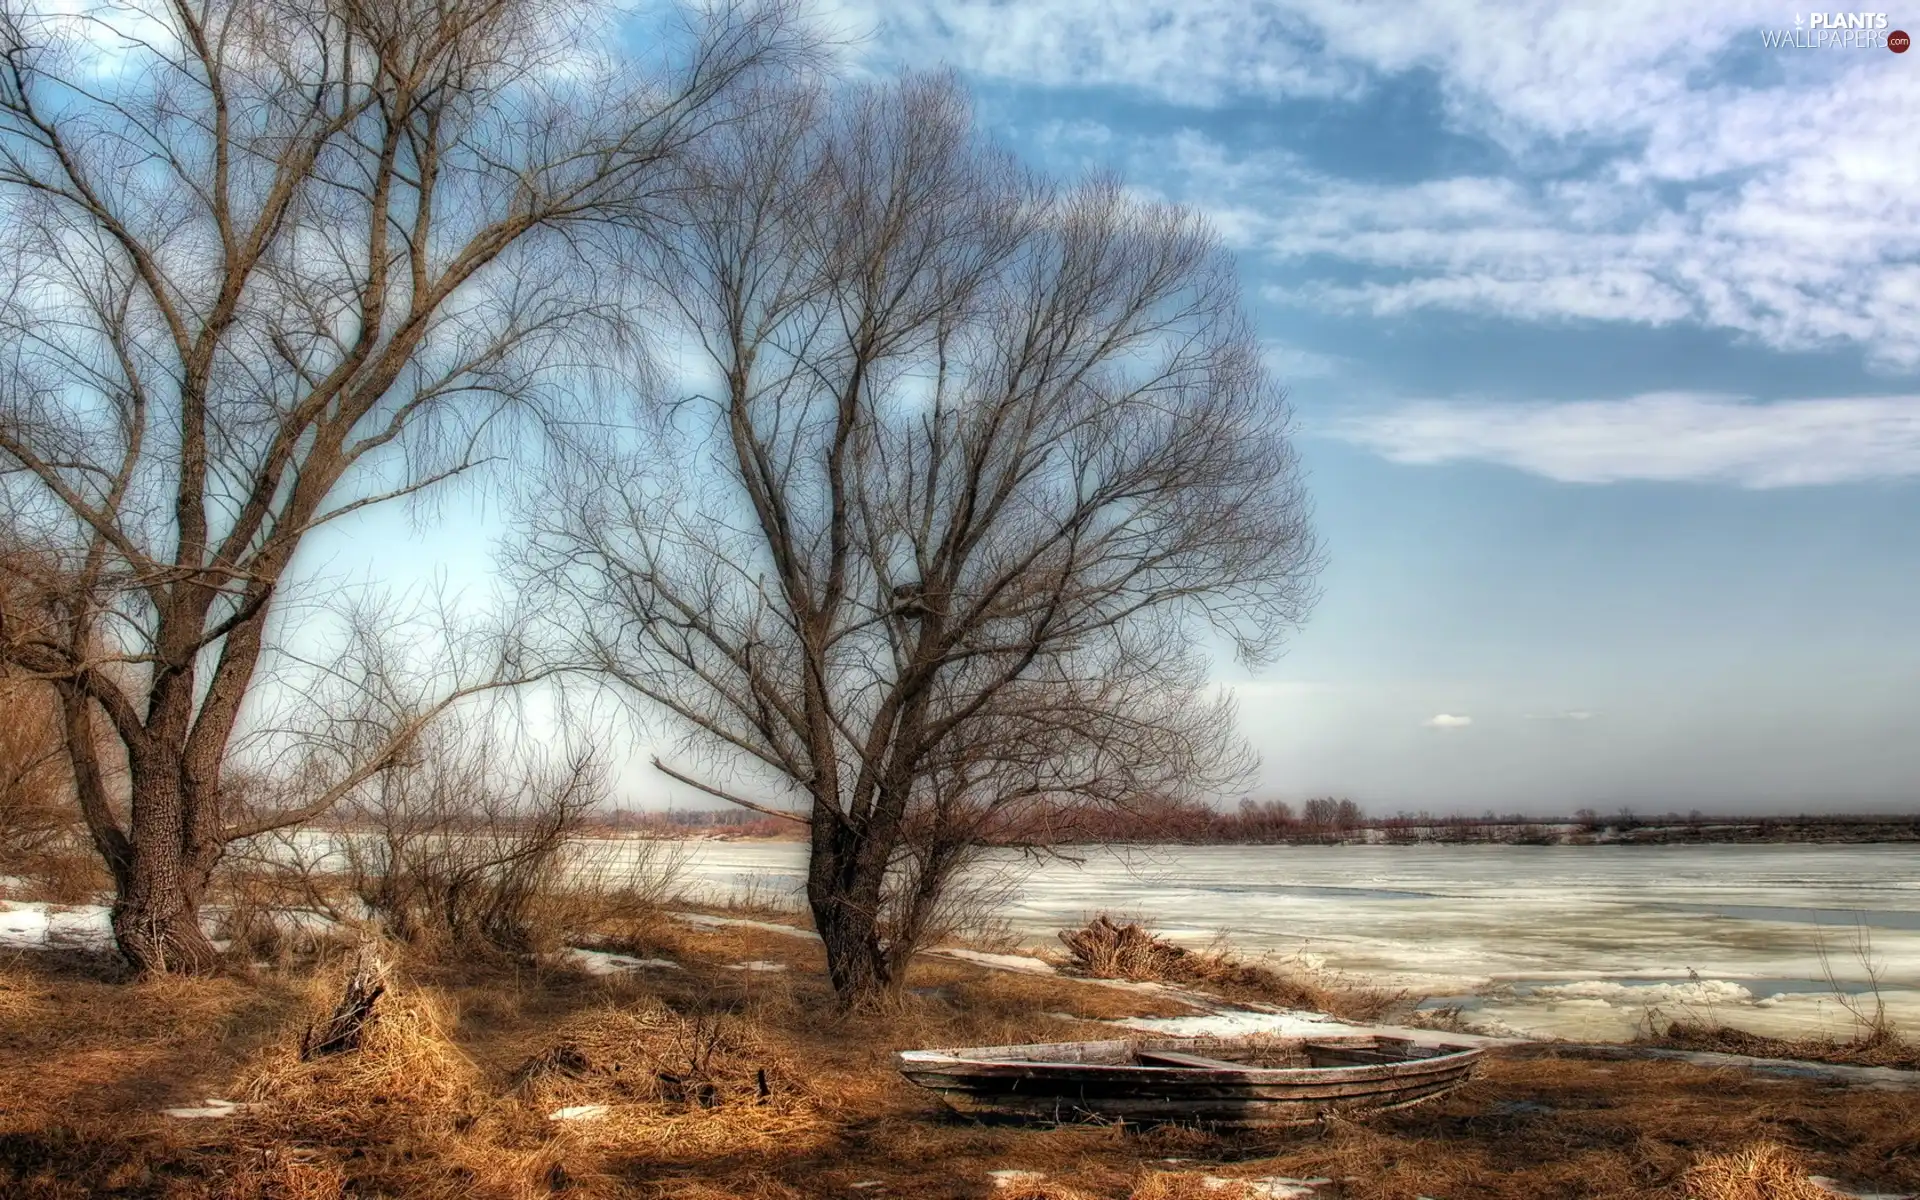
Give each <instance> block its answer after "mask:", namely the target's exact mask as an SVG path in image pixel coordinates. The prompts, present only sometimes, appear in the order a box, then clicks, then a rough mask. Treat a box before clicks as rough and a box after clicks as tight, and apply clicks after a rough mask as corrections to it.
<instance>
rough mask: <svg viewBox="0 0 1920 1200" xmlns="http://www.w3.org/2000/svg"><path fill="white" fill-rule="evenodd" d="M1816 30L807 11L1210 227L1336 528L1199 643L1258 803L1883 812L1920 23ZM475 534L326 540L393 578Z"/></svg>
mask: <svg viewBox="0 0 1920 1200" xmlns="http://www.w3.org/2000/svg"><path fill="white" fill-rule="evenodd" d="M1826 16H1830V14H1807V13H1797V12H1795V11H1793V10H1791V9H1790V8H1788V7H1786V6H1785V5H1784V0H1782V3H1780V4H1765V5H1760V4H1741V3H1730V2H1724V0H1723V2H1719V3H1713V4H1706V5H1674V4H1670V3H1664V4H1658V5H1655V4H1643V3H1632V2H1622V0H1610V2H1607V3H1594V4H1577V3H1552V2H1547V3H1538V2H1536V3H1529V2H1526V0H1497V2H1496V0H1489V2H1487V3H1475V2H1470V0H1426V2H1423V3H1422V4H1420V5H1417V6H1414V5H1405V4H1387V3H1376V2H1373V0H1300V2H1297V3H1296V2H1285V3H1265V2H1247V0H1239V2H1229V0H1183V2H1180V3H1174V4H1167V3H1159V2H1146V0H1114V2H1111V3H1100V2H1097V0H1021V2H1019V3H994V2H989V0H939V2H937V3H936V2H931V0H890V2H888V3H885V4H875V5H872V6H863V5H862V4H860V3H850V2H842V3H840V4H838V5H837V6H836V7H833V8H831V9H829V10H827V13H826V17H827V19H828V20H829V21H830V22H831V23H832V24H833V26H834V27H835V28H836V29H838V30H840V31H841V32H842V33H844V34H845V35H846V38H847V44H846V45H845V47H844V54H845V56H846V60H847V65H848V67H849V68H850V69H851V70H853V71H854V72H856V73H859V72H874V73H881V72H886V71H890V70H894V69H898V68H902V67H908V68H920V67H937V66H942V65H945V66H951V67H953V68H954V69H956V70H958V71H959V72H960V73H961V74H962V76H963V77H964V78H965V79H966V80H967V82H968V83H969V84H970V85H971V86H972V88H973V89H974V91H975V93H976V95H977V97H978V106H979V113H980V116H981V119H982V122H983V123H984V125H985V126H986V127H987V128H988V129H989V130H990V131H991V133H992V135H993V136H994V137H996V138H997V139H1000V140H1001V141H1003V142H1004V143H1005V144H1007V145H1009V146H1011V147H1013V148H1014V149H1015V151H1016V152H1017V153H1019V154H1020V155H1021V156H1022V157H1023V158H1025V159H1027V160H1028V161H1030V162H1033V163H1035V164H1037V165H1041V166H1044V167H1047V168H1050V169H1053V170H1057V171H1061V172H1064V173H1068V174H1074V173H1080V172H1085V171H1094V170H1111V171H1117V172H1119V173H1120V174H1121V175H1122V176H1123V177H1124V178H1125V180H1126V181H1127V182H1128V184H1129V185H1130V186H1132V187H1134V188H1136V189H1138V190H1139V191H1140V192H1141V193H1143V194H1147V195H1152V196H1156V197H1164V198H1168V199H1172V200H1177V201H1181V202H1184V203H1187V204H1190V205H1193V206H1195V207H1196V208H1198V209H1200V210H1202V211H1204V212H1206V213H1207V214H1208V215H1209V216H1210V217H1211V218H1212V220H1213V221H1214V223H1215V224H1216V226H1217V227H1218V229H1219V230H1220V231H1221V233H1222V235H1223V236H1224V237H1225V238H1226V239H1227V241H1228V243H1229V244H1230V246H1231V247H1232V248H1233V249H1234V250H1235V251H1236V253H1237V256H1238V260H1239V263H1240V266H1241V270H1242V273H1243V276H1244V282H1245V286H1246V290H1247V295H1248V300H1249V304H1250V306H1251V308H1252V312H1253V315H1254V319H1255V321H1256V323H1257V326H1258V328H1259V330H1260V333H1261V335H1262V337H1263V338H1264V339H1265V342H1266V346H1267V351H1268V354H1269V358H1270V362H1271V364H1272V366H1273V367H1274V369H1275V370H1276V371H1277V372H1278V373H1279V374H1280V376H1281V377H1282V378H1283V379H1284V380H1285V381H1286V383H1287V385H1288V387H1289V389H1290V396H1291V401H1292V404H1293V407H1294V411H1295V415H1296V420H1297V430H1296V438H1297V445H1298V448H1299V451H1300V455H1301V459H1302V461H1303V463H1304V466H1305V469H1306V471H1307V473H1308V484H1309V488H1310V491H1311V493H1312V496H1313V498H1314V503H1315V506H1316V510H1317V514H1318V518H1317V525H1318V528H1319V531H1320V534H1321V536H1322V538H1323V539H1324V541H1325V543H1326V547H1327V552H1328V566H1327V569H1326V572H1325V574H1324V576H1323V579H1322V584H1323V589H1324V594H1323V597H1322V599H1321V601H1320V603H1319V605H1318V607H1317V609H1316V610H1315V612H1314V614H1313V616H1312V618H1311V619H1310V621H1309V622H1308V623H1307V625H1306V626H1305V627H1304V628H1303V629H1302V630H1301V631H1300V632H1299V634H1298V635H1297V636H1296V637H1295V638H1294V639H1293V640H1292V642H1291V644H1290V648H1289V650H1288V652H1287V653H1286V655H1285V656H1284V657H1283V658H1282V659H1281V660H1280V661H1279V662H1277V663H1275V664H1274V665H1272V666H1269V667H1267V668H1265V669H1263V670H1261V671H1259V672H1256V673H1253V674H1251V675H1249V674H1247V673H1245V672H1241V671H1237V670H1233V669H1230V668H1228V667H1225V666H1223V667H1222V668H1221V670H1220V672H1219V677H1220V680H1221V684H1222V686H1225V687H1231V688H1233V689H1234V691H1235V692H1236V694H1237V695H1238V697H1239V701H1240V717H1241V722H1242V726H1243V729H1244V731H1245V733H1246V735H1247V736H1248V737H1249V738H1250V739H1251V740H1252V742H1253V743H1254V745H1255V747H1256V749H1258V751H1259V752H1260V754H1261V759H1262V766H1261V774H1260V777H1259V781H1258V785H1257V787H1256V789H1255V791H1256V793H1257V794H1260V795H1264V796H1276V797H1284V798H1294V799H1298V798H1300V797H1304V796H1309V795H1321V794H1336V795H1343V796H1350V797H1352V798H1353V799H1355V800H1357V801H1359V802H1360V803H1361V804H1362V805H1363V806H1365V807H1366V808H1367V809H1368V810H1369V811H1372V812H1379V813H1392V812H1395V811H1417V810H1420V809H1431V810H1434V811H1466V812H1471V813H1478V812H1481V811H1483V810H1486V809H1494V810H1497V811H1499V812H1503V813H1504V812H1508V811H1523V812H1529V813H1542V814H1546V813H1564V812H1568V811H1571V810H1572V809H1574V808H1576V807H1580V806H1593V807H1597V808H1600V809H1602V810H1603V811H1607V812H1612V811H1614V810H1616V809H1618V808H1620V807H1622V806H1626V807H1631V808H1633V809H1635V810H1636V811H1639V812H1664V811H1668V810H1680V811H1685V810H1688V809H1691V808H1702V809H1707V810H1710V811H1750V812H1766V811H1796V812H1797V811H1821V810H1856V811H1867V810H1875V809H1881V810H1884V809H1891V808H1898V809H1904V810H1907V811H1912V810H1914V809H1917V808H1920V736H1917V735H1920V629H1917V628H1916V617H1917V616H1920V612H1917V611H1916V609H1917V608H1920V606H1917V605H1916V600H1920V486H1917V484H1920V240H1916V237H1917V235H1916V230H1920V147H1917V146H1916V142H1915V127H1914V118H1915V116H1916V115H1920V53H1910V54H1893V53H1890V52H1889V51H1888V50H1887V49H1886V47H1885V46H1884V44H1876V39H1874V38H1873V37H1871V36H1864V37H1863V36H1861V35H1855V36H1854V37H1852V38H1851V39H1849V40H1851V41H1853V42H1856V43H1859V42H1865V43H1867V44H1855V45H1845V44H1841V45H1827V46H1808V45H1805V44H1804V43H1807V42H1810V41H1816V40H1818V39H1819V37H1820V35H1819V34H1818V33H1817V32H1816V33H1811V34H1810V33H1809V30H1810V29H1812V28H1813V26H1812V25H1809V24H1807V22H1808V19H1809V18H1813V19H1814V22H1815V23H1816V24H1817V23H1818V21H1819V20H1820V19H1821V18H1823V17H1826ZM1887 21H1888V23H1887V25H1886V27H1885V28H1886V30H1887V31H1890V30H1892V29H1898V28H1901V27H1902V23H1903V21H1904V23H1905V25H1906V26H1907V27H1909V28H1912V29H1914V30H1916V31H1920V7H1916V8H1914V9H1912V10H1911V11H1910V12H1908V13H1905V14H1902V13H1899V12H1890V13H1888V14H1887ZM1796 22H1800V24H1799V25H1798V26H1796ZM1873 23H1874V22H1872V21H1871V19H1869V21H1868V22H1867V24H1870V25H1871V24H1873ZM1796 29H1797V31H1798V36H1797V37H1796V36H1795V33H1796ZM1783 34H1784V40H1786V41H1788V42H1789V45H1788V46H1787V47H1786V48H1775V47H1772V46H1769V45H1768V42H1769V40H1773V41H1778V40H1783V38H1782V35H1783ZM1795 41H1798V42H1800V43H1802V45H1793V44H1791V43H1793V42H1795ZM403 541H404V542H405V544H404V545H402V544H401V543H402V542H403ZM483 542H484V539H483V538H482V537H481V536H480V532H479V526H477V525H475V524H473V523H471V522H466V523H463V522H462V521H460V520H453V521H442V522H441V523H439V524H438V525H434V526H429V527H425V528H424V529H423V530H422V531H420V532H417V533H411V534H407V535H405V537H404V538H401V537H400V535H390V536H387V537H386V538H384V539H382V538H375V539H372V540H370V541H362V543H361V545H360V550H361V552H362V553H363V554H364V555H365V556H366V559H365V564H371V565H370V566H368V567H367V569H373V570H379V569H381V568H380V567H379V563H380V562H382V561H388V560H391V562H396V563H397V562H399V561H400V560H402V559H404V561H405V563H406V564H407V567H408V568H409V569H412V570H416V571H418V570H422V569H425V568H426V567H427V566H430V565H432V564H437V563H442V562H451V563H456V564H461V563H464V564H467V565H468V566H469V567H471V566H472V564H474V563H475V562H479V561H482V560H483V557H484V545H483ZM365 564H363V565H365ZM627 778H628V782H629V786H630V787H631V788H632V790H633V793H634V794H633V796H632V797H631V802H633V803H645V802H648V801H650V800H655V799H658V798H660V797H663V796H665V795H666V793H665V792H663V791H662V790H661V789H659V788H658V786H657V785H656V784H655V783H654V782H653V780H652V779H650V778H648V777H647V776H646V774H645V773H644V772H634V771H630V772H629V773H628V777H627Z"/></svg>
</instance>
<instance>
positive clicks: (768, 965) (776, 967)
mask: <svg viewBox="0 0 1920 1200" xmlns="http://www.w3.org/2000/svg"><path fill="white" fill-rule="evenodd" d="M726 969H727V970H729V971H784V970H786V969H787V964H785V963H779V962H767V961H765V960H764V959H754V960H753V961H752V962H737V963H728V964H727V966H726Z"/></svg>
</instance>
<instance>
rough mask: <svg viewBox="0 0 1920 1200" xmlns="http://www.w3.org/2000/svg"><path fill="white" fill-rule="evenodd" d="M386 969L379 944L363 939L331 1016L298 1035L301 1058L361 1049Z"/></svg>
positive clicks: (383, 987) (383, 989)
mask: <svg viewBox="0 0 1920 1200" xmlns="http://www.w3.org/2000/svg"><path fill="white" fill-rule="evenodd" d="M388 970H389V967H388V965H387V961H386V959H385V958H384V957H383V956H382V955H381V953H380V946H379V943H378V942H376V941H375V940H373V939H372V938H368V939H365V940H364V941H362V942H361V943H360V945H359V947H358V948H357V949H355V950H354V952H353V969H352V970H350V971H349V972H348V973H347V985H346V988H345V989H344V990H343V991H342V993H341V995H340V1003H338V1004H336V1005H334V1006H333V1015H332V1016H330V1017H328V1018H327V1020H326V1023H325V1024H323V1025H318V1026H316V1025H309V1026H307V1030H306V1033H304V1034H303V1035H301V1038H300V1058H301V1061H303V1062H304V1061H306V1060H308V1059H314V1058H323V1057H325V1056H327V1055H329V1054H343V1053H345V1052H347V1051H349V1050H357V1049H359V1048H360V1039H361V1036H362V1035H363V1034H365V1033H366V1029H367V1025H368V1024H369V1023H370V1022H371V1021H372V1020H373V1009H374V1005H375V1004H376V1003H378V1002H379V1000H380V997H381V996H382V995H384V994H385V993H386V990H387V972H388Z"/></svg>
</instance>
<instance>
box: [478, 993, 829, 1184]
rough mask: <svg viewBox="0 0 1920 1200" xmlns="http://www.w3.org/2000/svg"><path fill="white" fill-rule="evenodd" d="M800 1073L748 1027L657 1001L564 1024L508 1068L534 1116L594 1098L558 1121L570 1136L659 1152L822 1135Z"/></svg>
mask: <svg viewBox="0 0 1920 1200" xmlns="http://www.w3.org/2000/svg"><path fill="white" fill-rule="evenodd" d="M803 1078H804V1072H803V1071H802V1070H801V1069H800V1068H799V1067H798V1065H797V1064H795V1063H794V1062H793V1060H792V1059H791V1058H790V1057H789V1056H788V1054H787V1053H786V1052H785V1051H783V1050H782V1049H781V1048H780V1047H778V1046H777V1045H775V1044H774V1043H773V1042H772V1041H771V1040H769V1039H768V1038H767V1037H766V1036H765V1035H764V1034H763V1033H762V1032H761V1031H760V1030H759V1029H758V1028H756V1027H755V1026H754V1025H752V1024H750V1023H748V1022H746V1021H743V1020H740V1019H737V1018H734V1017H730V1016H726V1015H720V1016H689V1015H687V1014H684V1013H680V1012H676V1011H675V1010H673V1009H672V1008H669V1007H668V1006H667V1005H665V1004H663V1003H661V1002H660V1001H658V1000H653V999H649V1000H645V1001H642V1002H640V1003H639V1004H636V1005H634V1006H632V1007H624V1008H616V1007H602V1008H596V1009H592V1010H589V1011H587V1012H583V1013H580V1014H577V1015H576V1016H574V1017H572V1018H570V1019H568V1020H567V1021H566V1022H564V1023H563V1024H562V1025H561V1026H560V1027H559V1028H558V1029H557V1030H556V1031H555V1033H554V1035H553V1037H552V1038H551V1040H550V1041H549V1042H548V1043H547V1044H546V1045H545V1046H544V1047H543V1048H542V1049H540V1050H539V1051H538V1052H537V1053H535V1054H534V1055H533V1056H532V1057H531V1058H529V1059H528V1060H527V1062H526V1063H525V1064H524V1065H523V1066H522V1067H521V1068H520V1070H519V1072H518V1074H517V1078H516V1082H515V1090H516V1091H517V1092H518V1093H519V1095H520V1096H521V1097H522V1098H523V1099H524V1100H525V1101H526V1102H527V1103H528V1104H529V1105H531V1106H532V1108H533V1109H535V1110H536V1111H537V1112H539V1113H541V1114H546V1113H550V1112H553V1111H555V1110H558V1109H560V1108H567V1107H574V1106H579V1105H589V1104H604V1105H606V1106H608V1108H609V1109H610V1110H611V1111H610V1112H609V1114H608V1115H607V1116H606V1117H604V1118H600V1119H597V1120H590V1121H579V1122H568V1123H567V1127H568V1130H569V1132H570V1133H572V1134H574V1135H575V1136H577V1137H580V1138H583V1139H586V1140H589V1141H595V1142H605V1143H617V1144H619V1145H620V1146H621V1147H622V1148H623V1149H627V1150H644V1151H645V1152H648V1153H651V1154H655V1155H660V1156H667V1157H670V1156H675V1155H686V1154H703V1153H715V1152H728V1153H731V1152H744V1151H766V1150H771V1149H774V1148H776V1147H779V1148H784V1149H787V1150H791V1149H793V1148H794V1147H795V1145H796V1144H799V1143H804V1142H806V1141H808V1140H812V1139H815V1138H817V1137H819V1136H822V1135H823V1134H824V1132H825V1130H826V1129H827V1122H826V1119H825V1117H824V1114H823V1111H822V1105H821V1104H820V1103H819V1101H818V1099H817V1097H815V1096H814V1094H813V1093H812V1092H811V1090H810V1089H809V1088H808V1087H807V1086H806V1085H805V1083H804V1082H803Z"/></svg>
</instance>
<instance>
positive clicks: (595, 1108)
mask: <svg viewBox="0 0 1920 1200" xmlns="http://www.w3.org/2000/svg"><path fill="white" fill-rule="evenodd" d="M612 1111H613V1110H612V1109H610V1108H608V1107H607V1106H606V1105H604V1104H570V1105H568V1106H567V1107H565V1108H556V1109H554V1110H553V1111H552V1112H550V1113H548V1114H547V1120H549V1121H598V1120H599V1119H600V1118H602V1117H604V1116H606V1115H607V1114H608V1113H609V1112H612Z"/></svg>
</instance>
